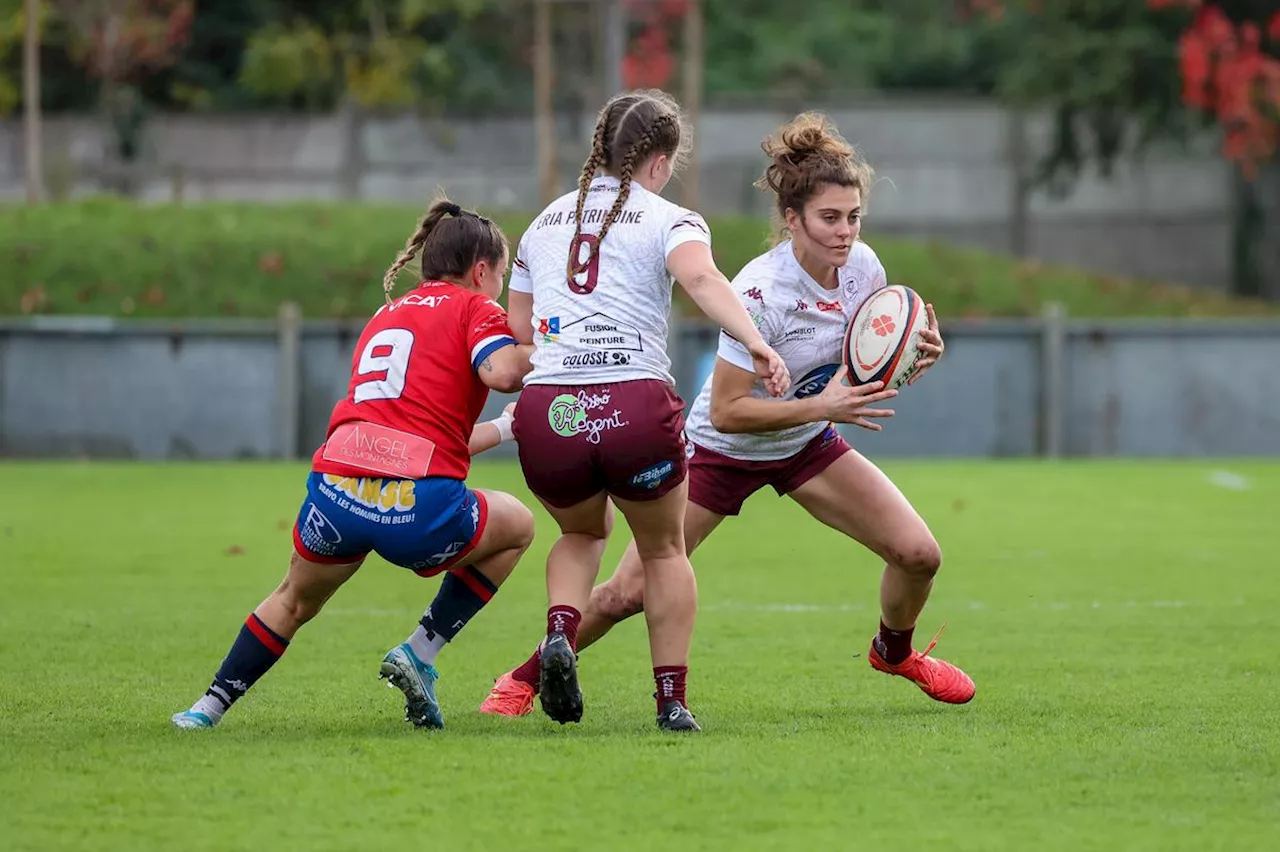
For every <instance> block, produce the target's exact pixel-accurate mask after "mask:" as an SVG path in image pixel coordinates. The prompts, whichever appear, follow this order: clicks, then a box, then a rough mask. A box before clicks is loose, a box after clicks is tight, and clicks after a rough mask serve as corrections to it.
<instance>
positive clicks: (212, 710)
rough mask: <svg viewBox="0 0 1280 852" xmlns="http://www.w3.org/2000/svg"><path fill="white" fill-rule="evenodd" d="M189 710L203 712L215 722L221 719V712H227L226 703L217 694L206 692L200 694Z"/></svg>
mask: <svg viewBox="0 0 1280 852" xmlns="http://www.w3.org/2000/svg"><path fill="white" fill-rule="evenodd" d="M191 712H192V713H203V714H204V715H206V716H208V717H209V718H210V719H212V720H213V721H214V722H215V723H216V722H220V721H222V714H223V713H225V712H227V705H226V704H224V703H223V702H222V701H221V700H220V699H219V698H218V697H217V696H214V695H210V694H209V693H207V692H206V693H205V694H204V695H201V696H200V700H199V701H197V702H196V703H195V704H192V705H191Z"/></svg>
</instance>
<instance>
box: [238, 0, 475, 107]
mask: <svg viewBox="0 0 1280 852" xmlns="http://www.w3.org/2000/svg"><path fill="white" fill-rule="evenodd" d="M490 6H491V3H490V0H434V2H433V0H361V2H359V3H355V4H352V3H342V4H333V3H317V4H313V5H312V6H311V7H310V8H308V9H307V10H306V14H305V16H304V15H301V14H300V15H296V16H292V17H288V18H286V19H283V20H273V21H271V22H269V23H267V24H266V26H264V27H263V28H262V29H260V30H259V31H258V32H256V33H254V34H253V35H252V36H251V37H250V39H249V43H248V45H247V46H246V50H245V56H244V63H243V65H242V67H241V71H240V79H241V81H242V82H243V83H244V84H245V85H246V86H247V87H249V88H250V89H251V90H253V91H254V92H256V93H258V94H260V95H263V96H265V97H267V98H270V99H274V100H276V101H278V102H285V103H295V104H298V105H301V106H304V107H306V108H310V109H315V108H318V107H319V106H321V105H323V104H325V103H326V102H328V103H329V104H334V103H337V102H341V101H343V100H348V101H350V102H352V103H354V104H357V105H360V106H364V107H400V108H403V107H411V106H420V105H422V104H424V103H431V102H432V101H434V100H437V95H438V94H439V92H440V90H441V89H443V88H444V87H445V86H446V85H447V84H449V83H451V82H453V80H454V77H455V64H454V63H453V62H452V61H451V57H450V54H449V52H448V51H447V50H446V48H445V46H444V44H443V42H444V41H445V40H446V39H445V37H444V32H442V29H445V28H450V29H451V28H456V27H457V25H459V24H460V23H464V22H469V21H471V20H472V19H474V18H476V17H477V16H480V15H482V14H483V13H485V12H486V11H488V10H489V8H490ZM442 20H447V21H448V22H449V26H448V27H445V28H442V27H441V21H442Z"/></svg>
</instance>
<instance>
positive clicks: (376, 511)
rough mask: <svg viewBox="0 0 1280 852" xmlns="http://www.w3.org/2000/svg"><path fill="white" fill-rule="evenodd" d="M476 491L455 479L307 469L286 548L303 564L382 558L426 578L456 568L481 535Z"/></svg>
mask: <svg viewBox="0 0 1280 852" xmlns="http://www.w3.org/2000/svg"><path fill="white" fill-rule="evenodd" d="M488 518H489V506H488V504H487V503H486V502H485V499H484V495H483V494H480V493H479V492H476V491H472V490H471V489H469V488H467V485H466V483H465V482H462V481H461V480H457V479H445V478H442V477H428V478H426V479H387V478H383V477H377V476H363V477H352V476H338V475H337V474H332V473H315V472H314V471H313V472H312V473H311V475H310V476H309V477H308V478H307V499H305V500H304V501H302V508H301V509H300V510H299V511H298V520H297V522H296V523H295V524H294V525H293V546H294V547H295V548H297V550H298V554H299V555H300V556H302V557H303V558H304V559H307V560H310V561H311V562H322V563H327V564H333V565H339V564H344V563H348V562H360V561H363V560H364V558H365V557H366V556H368V555H369V553H370V552H371V551H372V552H376V553H377V554H378V555H379V556H381V557H382V558H383V559H385V560H387V561H388V562H390V563H392V564H393V565H399V566H400V567H401V568H408V569H409V570H410V571H413V572H414V573H415V574H419V575H421V576H423V577H431V576H433V575H435V574H439V573H441V572H443V571H448V570H449V569H450V568H455V567H457V566H458V565H459V564H460V563H461V562H462V560H463V559H465V558H466V557H467V555H468V554H470V553H471V551H472V550H474V549H475V546H476V544H477V543H478V542H479V541H480V536H481V535H483V534H484V527H485V523H486V521H487V520H488Z"/></svg>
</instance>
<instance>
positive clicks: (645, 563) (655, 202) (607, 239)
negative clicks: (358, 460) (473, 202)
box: [509, 91, 790, 731]
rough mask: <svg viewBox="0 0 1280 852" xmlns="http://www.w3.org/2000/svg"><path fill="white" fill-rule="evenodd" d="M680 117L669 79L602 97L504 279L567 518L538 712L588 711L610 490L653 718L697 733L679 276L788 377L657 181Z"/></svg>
mask: <svg viewBox="0 0 1280 852" xmlns="http://www.w3.org/2000/svg"><path fill="white" fill-rule="evenodd" d="M681 125H682V122H681V116H680V110H679V107H678V105H677V104H676V103H675V101H674V100H672V99H671V97H670V96H669V95H667V94H665V93H663V92H660V91H639V92H631V93H627V94H623V95H619V96H617V97H615V98H613V99H612V100H610V101H609V103H608V104H606V105H605V107H604V109H602V110H601V111H600V115H599V118H598V120H597V122H596V128H595V133H594V135H593V138H592V145H591V153H590V155H589V156H588V158H587V161H586V163H585V164H584V165H583V169H582V175H581V178H580V180H579V183H578V190H577V191H576V192H571V193H568V194H566V195H564V196H562V197H561V198H560V199H558V200H556V201H554V202H552V203H551V205H550V206H548V207H547V209H546V210H544V211H543V212H542V213H541V214H540V215H539V216H537V217H536V218H535V219H534V221H533V222H532V224H531V225H530V226H529V228H528V230H527V231H526V232H525V234H524V236H523V238H522V239H521V240H520V246H519V249H518V251H517V253H516V260H515V268H514V270H513V272H512V276H511V283H510V288H511V296H510V300H509V311H510V318H511V325H512V326H513V331H514V333H515V335H516V338H517V340H519V341H521V342H523V343H529V342H532V343H533V344H534V353H533V357H532V362H533V371H532V372H531V373H530V374H529V375H528V376H527V377H526V378H525V382H524V384H525V386H524V391H523V392H522V393H521V394H520V399H519V402H518V403H517V405H516V421H515V427H514V432H515V437H516V439H517V440H518V441H519V442H520V464H521V467H522V468H523V469H524V475H525V481H526V482H527V483H528V485H529V489H530V490H531V491H532V492H533V493H534V495H536V496H537V497H538V499H539V500H540V501H541V502H542V504H543V505H544V506H545V507H546V508H547V511H548V512H550V514H551V516H552V517H553V518H555V520H556V522H557V523H558V524H559V526H560V533H561V535H560V538H559V539H558V540H557V541H556V543H555V544H554V545H553V546H552V548H551V552H550V553H549V554H548V556H547V596H548V599H549V608H548V610H547V636H546V639H545V640H544V642H543V644H542V653H541V655H540V658H539V662H538V668H537V675H536V677H537V680H538V683H539V687H540V693H541V696H542V708H543V710H544V711H545V712H546V713H547V715H548V716H550V717H551V718H553V719H555V720H556V721H558V722H560V723H561V724H564V723H566V722H577V721H580V720H581V718H582V692H581V690H580V688H579V686H578V675H577V634H578V625H579V623H580V621H581V618H582V615H581V613H582V612H583V611H584V610H585V609H586V608H587V603H588V600H589V599H590V595H591V587H592V584H593V583H594V582H595V579H596V575H597V574H598V573H599V571H600V560H601V558H602V557H603V554H604V547H605V544H606V540H607V537H608V534H609V529H610V526H611V513H610V508H609V502H610V500H612V501H613V503H614V505H616V506H617V507H618V508H619V509H620V510H621V511H622V513H623V515H624V516H625V517H626V519H627V523H628V525H629V526H630V527H631V531H632V535H633V537H634V543H633V549H632V553H633V558H634V561H635V570H636V571H638V572H639V573H640V574H641V575H642V576H643V578H644V586H645V588H646V590H647V592H646V604H647V606H646V607H645V616H646V619H647V621H648V626H649V645H650V652H651V655H652V658H653V674H654V682H655V684H656V686H657V693H656V698H657V702H658V703H657V706H658V719H657V721H658V726H659V727H660V728H663V729H666V730H676V731H694V730H698V725H697V722H696V721H695V720H694V718H693V715H692V713H690V712H689V709H688V705H687V703H686V699H685V695H686V679H687V674H688V664H689V644H690V640H691V638H692V634H693V624H694V618H695V614H696V611H697V584H696V583H695V581H694V577H693V569H692V568H691V567H690V565H689V559H688V555H687V548H686V545H685V541H684V526H683V520H684V514H685V506H686V503H687V498H688V481H687V478H686V471H687V459H686V453H685V440H684V433H683V429H684V413H683V412H684V402H683V400H681V399H680V397H679V396H678V395H677V394H676V391H675V382H674V380H673V379H672V377H671V373H670V367H671V361H670V359H669V358H668V356H667V317H668V314H669V313H670V310H671V286H672V285H671V279H672V277H674V278H675V280H676V281H678V282H679V283H680V285H681V286H682V287H683V288H684V289H685V291H686V292H687V293H688V294H689V296H690V297H691V298H692V299H693V301H694V302H695V303H696V304H697V305H698V307H700V308H701V309H702V310H703V311H704V312H705V313H706V314H707V315H708V316H709V317H711V319H713V320H715V321H716V322H717V323H719V324H720V326H721V327H722V328H723V329H725V330H726V331H727V332H728V333H730V334H732V335H733V336H734V337H735V338H736V339H737V340H739V341H741V350H742V357H741V359H739V363H745V364H746V365H747V367H746V370H747V372H748V373H749V375H750V376H751V377H752V381H753V382H754V381H756V380H759V381H760V382H761V383H762V385H763V386H764V387H765V388H766V391H765V393H772V394H776V395H781V394H783V393H785V392H786V390H787V389H788V387H789V384H790V378H789V376H788V374H787V370H786V367H785V364H784V362H783V360H782V358H781V357H780V356H779V355H778V353H777V352H775V351H774V350H773V348H772V347H770V346H769V345H768V344H767V343H765V341H764V338H763V337H762V335H761V333H760V331H759V330H758V329H757V328H756V324H755V323H754V322H753V321H752V318H751V316H750V314H749V313H748V312H747V311H746V310H745V309H744V307H743V305H742V303H741V302H740V301H739V299H738V298H737V296H736V294H735V293H734V292H733V289H732V287H731V286H730V284H729V281H728V279H727V278H725V276H724V275H723V274H722V273H721V272H720V271H719V270H718V269H717V268H716V265H715V261H714V260H713V259H712V256H711V234H710V230H709V229H708V227H707V223H706V222H705V221H704V220H703V218H702V217H701V216H699V215H698V214H697V213H694V212H692V211H690V210H686V209H684V208H682V207H679V206H677V205H675V204H672V203H671V202H669V201H667V200H665V199H664V198H662V197H661V196H660V195H658V193H659V192H661V190H662V188H663V187H664V186H665V185H666V183H667V181H668V180H670V178H671V175H672V170H673V168H674V167H675V166H676V163H677V160H678V157H679V153H680V148H681V142H682V140H686V139H687V134H685V133H684V132H683V128H682V126H681ZM597 171H601V172H603V173H602V174H600V175H598V176H597ZM530 706H532V702H530Z"/></svg>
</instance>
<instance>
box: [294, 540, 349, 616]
mask: <svg viewBox="0 0 1280 852" xmlns="http://www.w3.org/2000/svg"><path fill="white" fill-rule="evenodd" d="M362 564H364V559H363V557H362V558H361V559H360V560H358V561H355V562H345V563H333V562H312V561H311V560H309V559H307V558H306V557H305V556H303V555H302V554H300V553H299V552H298V551H297V550H296V549H295V550H294V551H293V554H292V556H291V557H290V559H289V570H288V572H287V573H286V574H285V577H284V579H283V580H282V581H281V582H280V586H279V587H278V588H277V589H276V594H277V595H279V596H281V597H282V598H284V599H285V601H286V602H290V603H292V604H294V605H302V606H306V607H308V608H315V609H318V608H319V607H321V606H323V605H324V603H325V601H327V600H329V598H331V597H332V596H333V594H334V592H336V591H338V589H339V588H341V587H342V584H343V583H345V582H347V580H350V579H351V577H352V576H353V575H354V574H355V573H356V571H358V570H360V566H361V565H362Z"/></svg>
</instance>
